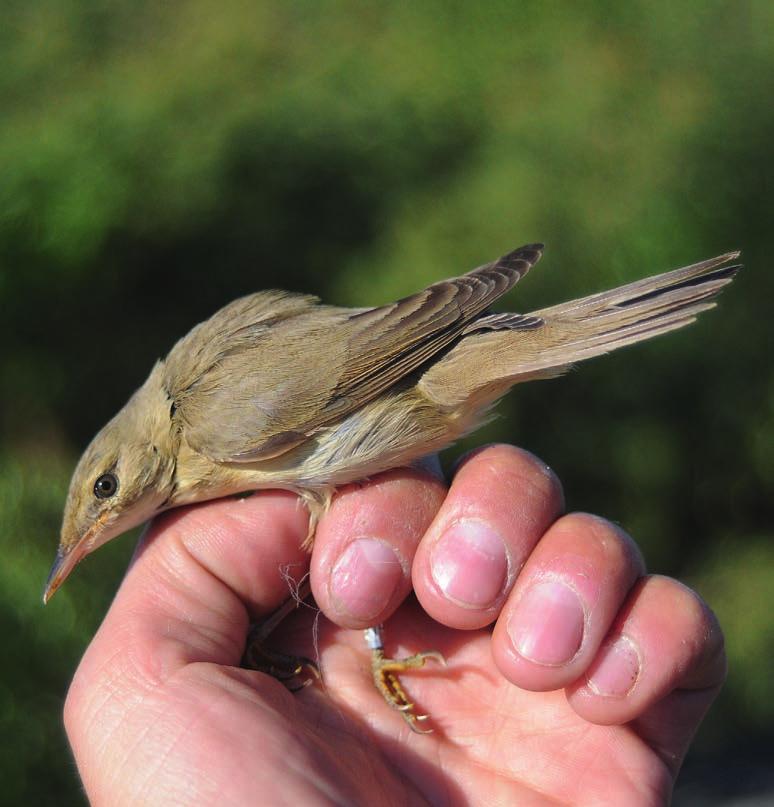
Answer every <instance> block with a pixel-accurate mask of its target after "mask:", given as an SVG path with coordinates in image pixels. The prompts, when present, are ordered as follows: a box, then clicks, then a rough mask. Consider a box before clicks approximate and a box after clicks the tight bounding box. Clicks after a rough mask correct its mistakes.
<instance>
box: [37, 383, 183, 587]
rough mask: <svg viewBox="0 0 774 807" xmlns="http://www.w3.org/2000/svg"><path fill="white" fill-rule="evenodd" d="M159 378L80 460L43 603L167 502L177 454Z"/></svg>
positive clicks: (118, 416)
mask: <svg viewBox="0 0 774 807" xmlns="http://www.w3.org/2000/svg"><path fill="white" fill-rule="evenodd" d="M158 375H159V374H158V373H157V372H156V371H155V370H154V373H152V374H151V377H150V378H149V379H148V381H147V382H146V384H145V385H144V386H143V387H141V388H140V389H139V390H138V391H137V392H136V393H135V394H134V396H132V398H131V399H130V400H129V402H128V403H127V404H126V406H125V407H124V408H123V409H122V410H121V411H120V412H119V413H118V414H117V415H116V416H115V417H114V418H113V419H112V420H111V421H110V422H109V423H108V424H107V425H106V426H105V427H104V428H103V429H102V430H101V431H100V432H99V433H98V434H97V436H96V437H95V438H94V439H93V440H92V441H91V443H90V444H89V446H88V448H87V449H86V451H85V452H84V453H83V456H82V457H81V459H80V461H79V462H78V465H77V466H76V468H75V472H74V473H73V477H72V480H71V482H70V490H69V493H68V494H67V502H66V504H65V511H64V519H63V522H62V532H61V536H60V540H59V548H58V549H57V553H56V559H55V560H54V564H53V566H52V567H51V572H50V574H49V576H48V580H47V582H46V588H45V592H44V594H43V602H47V601H48V600H49V599H50V598H51V596H52V595H53V594H54V592H55V591H56V590H57V589H58V588H59V586H61V585H62V583H63V582H64V581H65V579H66V578H67V576H68V575H69V574H70V572H71V571H72V570H73V569H74V568H75V566H76V564H77V563H78V562H79V561H80V560H82V559H83V558H84V557H85V556H86V555H88V554H89V553H91V552H93V551H94V550H95V549H97V548H98V547H100V546H102V545H103V544H104V543H106V542H107V541H109V540H110V539H111V538H115V537H116V536H118V535H121V534H122V533H124V532H126V531H127V530H130V529H132V527H136V526H137V525H138V524H142V523H143V522H144V521H147V520H148V519H149V518H151V517H152V516H153V515H154V514H155V513H157V512H158V511H159V510H160V509H163V507H164V505H165V504H166V503H167V502H168V500H169V497H170V495H171V493H172V492H173V490H174V474H175V452H174V446H173V442H172V427H171V422H170V415H169V410H170V404H169V399H168V397H167V396H166V394H163V395H162V394H161V393H162V389H161V387H160V386H159V385H158V384H151V382H152V381H154V376H158ZM156 387H158V389H156Z"/></svg>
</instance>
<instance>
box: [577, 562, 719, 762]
mask: <svg viewBox="0 0 774 807" xmlns="http://www.w3.org/2000/svg"><path fill="white" fill-rule="evenodd" d="M725 674H726V659H725V653H724V650H723V635H722V632H721V630H720V627H719V625H718V622H717V619H716V618H715V615H714V614H713V613H712V611H711V610H710V609H709V608H708V606H707V605H706V604H705V603H704V602H703V601H702V600H701V599H700V598H699V596H698V595H697V594H696V593H695V592H693V591H691V590H690V589H689V588H687V587H686V586H684V585H682V584H681V583H678V582H677V581H676V580H672V579H670V578H667V577H655V576H654V577H647V578H644V579H643V580H641V581H640V582H639V583H638V584H637V585H636V586H635V588H634V589H633V590H632V592H631V593H630V595H629V597H628V598H627V600H626V602H625V603H624V606H623V608H622V609H621V612H620V614H619V616H618V618H617V619H616V621H615V624H614V625H613V627H612V629H611V630H610V632H609V634H608V636H607V638H606V640H605V642H604V644H603V645H602V647H601V648H600V650H599V652H598V653H597V656H596V658H595V659H594V661H593V663H592V664H591V666H590V667H589V669H588V670H587V671H586V674H585V676H584V677H582V678H581V679H580V680H578V681H577V682H576V683H575V684H574V685H573V686H571V687H570V688H569V689H568V699H569V702H570V705H571V706H572V707H573V708H574V709H575V711H576V712H578V714H580V715H581V716H582V717H583V718H585V719H586V720H588V721H589V722H592V723H601V724H621V723H628V722H630V721H637V725H638V729H640V730H641V733H642V734H643V735H645V737H646V739H649V740H650V741H651V742H652V744H653V746H654V748H656V750H658V751H659V752H660V753H662V754H663V756H664V758H665V760H666V761H668V762H669V758H670V757H671V762H670V765H675V764H677V765H679V760H678V757H679V756H680V755H681V754H683V753H684V751H685V749H686V748H687V746H688V743H689V742H690V739H691V737H692V736H693V733H694V732H695V731H696V728H697V727H698V725H699V722H700V721H701V718H702V717H703V715H704V713H705V712H706V710H707V709H708V708H709V705H710V704H711V703H712V701H713V700H714V698H715V696H716V695H717V693H718V691H719V689H720V686H721V685H722V683H723V680H724V679H725Z"/></svg>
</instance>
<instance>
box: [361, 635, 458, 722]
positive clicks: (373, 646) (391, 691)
mask: <svg viewBox="0 0 774 807" xmlns="http://www.w3.org/2000/svg"><path fill="white" fill-rule="evenodd" d="M364 633H365V640H366V644H367V645H368V647H369V648H370V650H371V674H372V675H373V679H374V684H375V686H376V688H377V689H378V690H379V692H381V694H382V697H383V698H384V700H385V701H386V702H387V703H388V705H390V706H392V708H393V709H397V710H398V711H399V712H400V713H401V715H402V716H403V719H404V720H405V721H406V722H407V723H408V724H409V727H410V728H411V730H412V731H415V732H417V734H431V733H432V729H422V728H420V727H419V723H421V722H422V721H423V720H427V717H428V716H427V715H418V714H415V712H414V704H413V703H412V702H411V701H410V700H409V699H408V696H407V695H406V692H405V690H404V689H403V687H402V685H401V683H400V680H399V678H398V675H397V674H398V673H400V672H404V671H406V670H412V669H418V668H419V667H424V665H425V661H427V660H428V659H432V660H433V661H438V662H440V663H441V664H446V659H444V657H443V656H442V655H441V654H440V653H439V652H438V651H436V650H427V651H425V652H423V653H417V654H416V655H413V656H408V657H407V658H402V659H392V658H385V657H384V642H383V639H382V626H381V625H377V626H376V627H374V628H367V629H366V630H365V631H364Z"/></svg>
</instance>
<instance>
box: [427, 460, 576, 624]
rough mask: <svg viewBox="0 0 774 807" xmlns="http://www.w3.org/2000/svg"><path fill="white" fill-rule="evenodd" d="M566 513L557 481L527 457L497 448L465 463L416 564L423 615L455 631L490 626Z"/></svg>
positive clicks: (544, 466) (540, 464)
mask: <svg viewBox="0 0 774 807" xmlns="http://www.w3.org/2000/svg"><path fill="white" fill-rule="evenodd" d="M563 507H564V499H563V494H562V488H561V484H560V483H559V480H558V479H557V477H556V475H555V474H554V473H553V472H552V471H551V470H550V469H549V468H548V467H547V466H546V465H545V463H543V462H541V461H540V460H538V459H537V458H536V457H534V456H533V455H532V454H529V453H528V452H526V451H522V450H521V449H518V448H514V447H513V446H507V445H495V446H488V447H487V448H484V449H480V450H478V451H476V452H474V453H473V454H471V455H469V456H468V457H466V458H465V459H464V460H463V461H462V462H461V463H460V465H459V467H458V469H457V473H456V475H455V477H454V481H453V482H452V485H451V488H450V490H449V493H448V495H447V496H446V499H445V500H444V502H443V505H442V506H441V509H440V510H439V512H438V515H437V516H436V517H435V519H434V520H433V523H432V525H431V526H430V528H429V530H428V532H427V535H426V536H425V537H424V538H423V540H422V543H421V545H420V547H419V550H418V551H417V555H416V558H415V561H414V568H413V580H414V589H415V591H416V593H417V597H418V598H419V600H420V602H421V603H422V606H423V607H424V609H425V610H426V611H427V612H428V613H429V614H430V615H431V616H432V617H433V618H434V619H436V620H437V621H439V622H441V623H443V624H444V625H448V626H450V627H454V628H467V629H470V628H480V627H483V626H484V625H487V624H489V623H490V622H492V621H493V620H494V619H496V618H497V615H498V614H499V612H500V609H501V607H502V605H503V603H504V602H505V600H506V597H507V596H508V593H509V591H510V590H511V588H512V586H513V584H514V582H515V580H516V576H517V574H518V572H519V569H521V567H522V565H523V564H524V562H525V561H526V559H527V557H528V556H529V554H530V552H532V549H533V548H534V546H535V544H536V543H537V542H538V540H539V539H540V537H541V536H542V535H543V533H544V532H545V530H546V529H547V528H548V526H549V525H550V524H551V523H552V522H553V521H554V519H556V517H557V516H558V515H559V513H560V512H561V511H562V509H563Z"/></svg>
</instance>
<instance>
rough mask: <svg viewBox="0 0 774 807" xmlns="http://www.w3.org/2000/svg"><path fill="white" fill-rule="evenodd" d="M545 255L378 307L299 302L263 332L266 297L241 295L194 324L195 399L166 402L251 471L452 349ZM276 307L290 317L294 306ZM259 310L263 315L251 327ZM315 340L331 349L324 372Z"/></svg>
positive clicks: (520, 255) (221, 456)
mask: <svg viewBox="0 0 774 807" xmlns="http://www.w3.org/2000/svg"><path fill="white" fill-rule="evenodd" d="M541 250H542V245H540V244H532V245H529V246H525V247H522V248H520V249H517V250H514V251H513V252H511V253H508V254H507V255H505V256H503V257H502V258H500V259H498V260H496V261H493V262H492V263H489V264H486V265H484V266H481V267H479V268H477V269H474V270H473V271H472V272H469V273H468V274H466V275H462V276H461V277H458V278H453V279H451V280H445V281H441V282H440V283H435V284H433V285H432V286H429V287H428V288H427V289H425V290H424V291H421V292H419V293H417V294H413V295H411V296H409V297H406V298H404V299H402V300H399V301H398V302H396V303H392V304H390V305H386V306H382V307H380V308H374V309H366V310H357V311H355V310H347V309H341V308H333V307H328V306H323V305H316V304H315V303H316V301H315V299H314V298H308V297H304V298H301V299H299V300H298V302H297V303H296V308H297V310H296V311H295V312H293V313H291V314H290V315H289V316H288V317H287V318H283V319H279V320H277V321H275V322H274V323H272V324H271V327H265V319H264V318H263V317H264V309H265V306H264V305H263V302H262V299H263V295H262V294H257V295H253V297H252V298H245V300H250V299H253V300H254V302H253V303H252V304H247V303H246V302H245V301H241V304H242V306H243V307H244V311H241V310H236V311H235V310H234V309H233V306H235V305H236V304H232V306H227V307H226V308H225V309H223V310H222V311H220V312H218V313H217V314H215V316H214V317H213V318H212V319H211V320H209V321H208V322H206V323H203V324H202V325H201V326H199V329H201V330H199V333H198V335H197V340H196V343H197V344H199V343H201V342H202V341H206V342H207V343H208V346H207V348H206V351H205V356H203V357H200V358H198V359H197V360H196V361H195V362H194V363H193V366H194V367H195V368H196V370H197V371H199V375H198V378H196V377H195V376H196V372H193V371H190V372H187V373H184V374H183V375H184V376H185V377H187V378H190V379H191V381H190V391H195V395H189V394H187V390H180V391H178V394H177V395H175V393H172V397H173V398H174V399H175V403H176V405H177V408H178V409H179V410H180V418H181V419H182V421H183V422H184V423H185V434H186V439H187V441H188V442H189V444H190V445H191V447H192V448H194V449H195V450H196V451H198V452H200V453H202V454H204V455H205V456H207V457H210V458H212V459H215V460H219V461H223V462H226V461H228V462H254V461H257V460H260V459H265V458H267V457H274V456H277V455H279V454H281V453H283V452H284V451H286V450H289V449H291V448H293V447H294V446H297V445H298V444H299V442H302V441H303V438H304V437H305V436H311V435H313V434H314V433H315V431H317V430H319V429H320V428H323V427H325V426H326V425H328V424H330V423H331V422H333V421H335V420H337V419H339V418H342V417H344V416H346V415H347V414H349V413H351V412H353V411H355V410H356V409H358V408H359V407H361V406H362V405H363V404H365V403H366V402H368V401H370V400H372V399H373V398H375V397H376V396H378V395H379V394H380V393H381V392H383V391H384V390H386V389H388V388H389V387H391V386H392V385H394V384H395V383H396V382H397V381H399V380H400V379H401V378H403V377H404V376H406V375H408V374H409V373H411V372H413V371H414V370H416V369H417V368H418V367H419V366H421V365H422V364H423V363H424V362H426V361H427V360H428V359H429V358H431V357H432V356H433V355H435V354H436V353H437V352H438V351H440V350H442V349H443V348H445V347H447V346H448V345H449V344H451V343H452V342H453V341H454V340H455V339H456V338H458V337H459V335H460V334H461V333H462V332H463V330H464V329H465V327H466V326H467V325H468V323H470V322H471V321H472V320H474V319H475V318H476V317H478V316H479V315H480V314H481V313H483V312H484V311H486V309H487V308H488V307H489V306H490V305H491V304H492V303H493V302H494V301H495V300H496V299H497V298H498V297H500V296H501V295H503V294H505V293H506V292H507V291H508V290H510V289H511V288H512V287H513V285H514V284H515V283H516V282H518V280H519V279H520V278H522V277H523V276H524V275H525V274H526V273H527V272H528V271H529V269H530V268H531V267H532V266H533V265H534V264H535V263H536V262H537V261H538V260H539V259H540V257H541V254H542V252H541ZM268 294H271V295H275V296H276V295H277V294H279V293H277V292H270V293H268ZM282 299H283V300H284V301H285V303H286V305H287V306H288V308H291V307H292V306H293V301H294V300H296V299H297V298H296V297H295V296H293V295H285V296H284V297H283V298H282ZM237 302H240V301H237ZM254 310H255V311H259V312H260V313H261V317H259V318H258V319H257V320H256V321H253V319H252V318H253V317H254ZM235 334H236V335H238V337H239V338H238V339H236V340H235V339H234V335H235ZM185 342H186V340H183V342H181V343H180V344H179V345H177V346H176V347H175V348H174V349H173V351H172V353H171V354H170V357H169V359H168V360H167V363H168V364H174V365H175V366H176V367H179V366H180V365H181V364H185V361H186V359H185V358H184V357H182V356H180V355H178V354H181V353H183V352H184V351H185V349H186V344H185ZM310 343H315V344H322V345H324V346H326V350H327V355H325V359H326V361H325V362H324V363H322V362H321V361H320V353H319V352H314V351H309V350H308V346H309V344H310ZM269 365H270V366H271V369H272V373H271V376H270V377H269V376H268V375H267V374H266V373H265V371H264V368H265V367H266V366H269Z"/></svg>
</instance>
